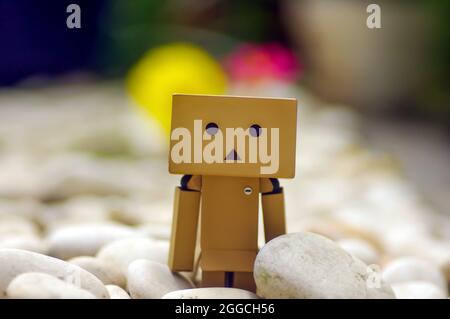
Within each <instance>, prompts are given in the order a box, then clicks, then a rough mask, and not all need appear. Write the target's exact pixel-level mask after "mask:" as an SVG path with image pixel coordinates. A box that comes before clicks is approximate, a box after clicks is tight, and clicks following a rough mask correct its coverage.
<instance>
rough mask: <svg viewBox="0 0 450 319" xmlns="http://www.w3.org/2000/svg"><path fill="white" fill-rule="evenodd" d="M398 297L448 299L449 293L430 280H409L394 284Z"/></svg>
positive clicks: (393, 287)
mask: <svg viewBox="0 0 450 319" xmlns="http://www.w3.org/2000/svg"><path fill="white" fill-rule="evenodd" d="M392 289H393V290H394V293H395V296H396V297H397V299H446V298H447V294H446V293H445V292H444V291H443V290H442V289H440V288H439V287H437V286H436V285H434V284H433V283H431V282H428V281H407V282H399V283H396V284H392Z"/></svg>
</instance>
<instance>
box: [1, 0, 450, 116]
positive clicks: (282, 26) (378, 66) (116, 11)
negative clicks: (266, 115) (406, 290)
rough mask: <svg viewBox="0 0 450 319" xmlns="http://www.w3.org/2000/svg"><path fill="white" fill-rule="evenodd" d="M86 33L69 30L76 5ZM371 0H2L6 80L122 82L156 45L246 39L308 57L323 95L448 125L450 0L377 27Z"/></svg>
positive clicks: (225, 45) (387, 12)
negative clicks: (75, 76) (370, 24)
mask: <svg viewBox="0 0 450 319" xmlns="http://www.w3.org/2000/svg"><path fill="white" fill-rule="evenodd" d="M71 3H76V4H78V5H79V6H80V8H81V26H82V27H81V28H80V29H69V28H68V27H67V26H66V19H67V17H68V16H69V14H70V13H67V12H66V8H67V6H68V5H69V4H71ZM368 4H369V2H366V1H358V2H355V1H346V0H342V1H329V0H320V1H311V0H302V1H301V0H299V1H292V0H284V1H276V0H263V1H237V0H229V1H223V0H201V1H187V0H170V1H164V2H161V1H154V0H136V1H132V2H130V1H120V0H110V1H108V0H95V1H88V0H79V1H77V2H74V1H66V0H59V1H57V0H54V1H45V2H36V1H32V0H19V1H7V0H0V40H1V43H2V50H1V52H0V84H1V85H3V86H5V85H15V84H17V83H20V82H21V81H22V80H24V79H26V78H28V77H36V76H39V77H43V76H44V77H48V76H55V75H61V74H67V73H69V72H79V71H90V72H92V73H94V74H98V75H100V76H107V77H117V76H118V77H121V76H123V75H124V74H125V73H126V71H127V70H128V69H129V67H130V66H131V65H133V63H135V62H136V60H138V59H139V57H140V56H142V54H143V53H144V52H146V50H148V49H149V48H152V47H155V46H158V45H161V44H164V43H169V42H174V41H184V42H190V43H195V44H198V45H201V46H202V47H204V48H205V49H206V50H208V51H209V52H211V53H213V54H214V55H215V56H216V57H221V56H224V55H226V54H227V53H229V52H230V51H231V50H232V49H233V48H234V47H235V46H236V45H237V44H239V43H241V42H251V43H267V42H277V43H281V44H283V45H284V46H287V47H289V48H293V49H295V50H296V51H297V53H298V55H299V56H301V57H302V58H303V60H304V64H305V69H306V77H305V79H304V83H305V84H307V85H309V86H310V87H311V88H312V89H313V90H314V91H315V92H316V93H318V94H319V95H320V96H322V97H323V98H325V99H327V100H329V101H334V102H342V103H350V104H353V105H355V106H358V107H364V108H365V109H366V110H370V111H374V110H375V111H377V112H379V111H383V112H388V113H389V112H390V111H392V110H394V113H395V112H401V114H403V116H411V115H412V116H414V117H417V116H424V117H425V118H429V119H432V120H433V121H435V122H439V123H442V124H445V125H448V124H449V119H450V111H449V110H450V107H449V105H450V103H449V94H448V92H449V87H448V83H449V81H448V70H449V69H450V67H449V59H448V56H450V52H449V41H448V40H449V28H448V12H449V2H448V1H445V0H433V1H427V2H422V1H379V2H378V4H379V5H380V6H381V8H382V11H381V19H382V28H381V29H374V30H371V29H368V28H367V27H366V25H365V21H366V18H367V16H368V13H367V12H366V7H367V5H368Z"/></svg>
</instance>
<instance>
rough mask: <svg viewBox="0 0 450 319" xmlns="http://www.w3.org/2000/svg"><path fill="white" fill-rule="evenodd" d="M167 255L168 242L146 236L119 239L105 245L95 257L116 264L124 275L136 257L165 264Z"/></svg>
mask: <svg viewBox="0 0 450 319" xmlns="http://www.w3.org/2000/svg"><path fill="white" fill-rule="evenodd" d="M168 255H169V243H168V242H166V241H157V240H153V239H148V238H128V239H121V240H117V241H115V242H112V243H110V244H107V245H105V246H104V247H102V248H101V249H100V251H99V252H98V254H97V257H98V258H100V259H103V260H105V261H106V262H108V263H113V264H116V265H117V266H118V267H119V269H120V270H121V271H122V273H123V274H124V275H126V273H127V270H128V265H129V264H130V263H131V262H133V261H135V260H137V259H147V260H152V261H156V262H159V263H162V264H166V263H167V260H168Z"/></svg>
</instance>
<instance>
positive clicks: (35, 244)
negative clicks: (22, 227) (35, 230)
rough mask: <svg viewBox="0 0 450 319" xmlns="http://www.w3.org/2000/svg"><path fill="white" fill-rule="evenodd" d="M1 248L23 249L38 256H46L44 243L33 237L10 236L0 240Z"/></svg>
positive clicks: (46, 247) (46, 250) (45, 244)
mask: <svg viewBox="0 0 450 319" xmlns="http://www.w3.org/2000/svg"><path fill="white" fill-rule="evenodd" d="M1 248H15V249H23V250H29V251H32V252H35V253H39V254H47V252H48V245H47V243H46V241H45V240H42V239H41V238H38V237H37V236H34V235H20V236H11V237H6V238H3V239H0V249H1Z"/></svg>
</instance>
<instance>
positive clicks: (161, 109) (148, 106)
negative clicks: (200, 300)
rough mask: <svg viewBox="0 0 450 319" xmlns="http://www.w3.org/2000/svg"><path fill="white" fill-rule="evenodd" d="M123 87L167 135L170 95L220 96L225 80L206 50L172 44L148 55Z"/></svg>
mask: <svg viewBox="0 0 450 319" xmlns="http://www.w3.org/2000/svg"><path fill="white" fill-rule="evenodd" d="M126 86H127V89H128V93H129V94H130V96H131V98H132V99H133V100H134V101H135V102H136V104H137V105H138V106H139V107H140V108H141V109H142V110H144V111H145V113H146V114H147V115H148V116H151V117H153V118H154V119H156V120H157V122H158V123H159V124H160V125H161V126H162V128H163V129H164V130H165V131H166V133H169V132H170V117H171V110H172V94H174V93H185V94H223V93H224V92H225V90H226V87H227V77H226V75H225V72H224V71H223V69H222V67H221V66H220V64H219V63H218V62H217V61H216V60H215V59H214V58H213V57H212V56H211V55H210V54H208V53H207V52H206V51H205V50H203V49H201V48H200V47H198V46H195V45H193V44H187V43H174V44H169V45H164V46H161V47H158V48H155V49H152V50H150V51H149V52H147V53H146V54H145V55H144V56H143V57H142V58H141V59H140V60H139V61H138V62H137V64H136V65H135V66H133V67H132V68H131V70H130V72H129V74H128V76H127V80H126Z"/></svg>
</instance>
